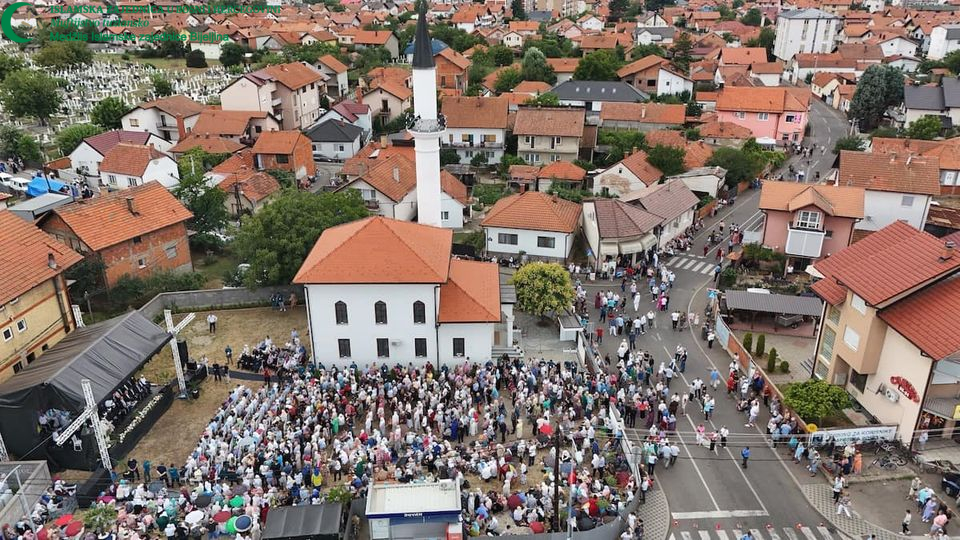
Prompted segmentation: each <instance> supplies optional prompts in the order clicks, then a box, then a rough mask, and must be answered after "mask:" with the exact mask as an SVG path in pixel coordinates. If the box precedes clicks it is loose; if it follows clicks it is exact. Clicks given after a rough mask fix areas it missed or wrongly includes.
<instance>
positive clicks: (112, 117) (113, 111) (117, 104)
mask: <svg viewBox="0 0 960 540" xmlns="http://www.w3.org/2000/svg"><path fill="white" fill-rule="evenodd" d="M127 110H128V108H127V104H126V103H124V102H123V99H121V98H118V97H113V96H110V97H106V98H103V99H101V100H100V101H99V102H98V103H97V104H96V105H94V106H93V110H92V111H90V121H91V122H92V123H93V124H95V125H98V126H100V127H102V128H103V129H120V128H121V127H122V125H121V122H120V121H121V119H122V118H123V115H125V114H127Z"/></svg>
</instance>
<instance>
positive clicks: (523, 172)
mask: <svg viewBox="0 0 960 540" xmlns="http://www.w3.org/2000/svg"><path fill="white" fill-rule="evenodd" d="M507 174H509V175H510V178H511V179H512V180H520V181H525V182H533V181H534V180H536V179H537V175H538V174H540V167H537V166H535V165H511V166H510V169H509V170H508V171H507Z"/></svg>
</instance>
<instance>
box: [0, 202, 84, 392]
mask: <svg viewBox="0 0 960 540" xmlns="http://www.w3.org/2000/svg"><path fill="white" fill-rule="evenodd" d="M82 260H83V257H81V256H80V255H78V254H77V253H76V252H74V251H73V250H71V249H70V248H69V247H68V246H65V245H63V244H62V243H60V242H57V241H56V240H55V239H54V238H52V237H51V236H49V235H48V234H47V233H45V232H43V231H41V230H40V229H39V228H37V226H36V225H34V224H33V223H32V222H30V221H27V220H24V219H21V218H20V217H18V216H17V215H16V214H14V213H13V212H10V211H6V210H0V314H2V315H3V316H2V318H0V335H2V336H3V339H2V340H0V380H6V379H7V378H9V377H10V376H11V375H13V374H14V373H17V372H19V371H20V370H21V369H23V368H24V367H26V366H27V365H29V364H31V363H33V362H34V361H36V359H37V358H38V357H39V356H41V355H42V354H43V351H46V350H47V349H49V348H50V347H53V346H54V345H56V344H57V343H59V342H60V340H61V339H63V338H64V337H65V336H66V335H67V334H69V333H70V332H72V331H73V330H74V328H76V321H75V320H74V318H73V310H71V309H70V297H69V296H68V294H67V279H66V277H65V276H64V275H63V273H64V272H65V271H66V270H67V269H69V268H70V267H71V266H73V265H75V264H77V263H79V262H80V261H82ZM81 294H82V293H81Z"/></svg>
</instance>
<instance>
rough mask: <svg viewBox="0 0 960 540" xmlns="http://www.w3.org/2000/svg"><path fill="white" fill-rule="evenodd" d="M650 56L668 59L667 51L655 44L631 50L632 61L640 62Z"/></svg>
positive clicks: (639, 46)
mask: <svg viewBox="0 0 960 540" xmlns="http://www.w3.org/2000/svg"><path fill="white" fill-rule="evenodd" d="M650 55H653V56H659V57H661V58H666V57H667V51H665V50H664V49H663V47H661V46H659V45H657V44H655V43H650V44H649V45H637V46H636V47H634V48H632V49H630V59H631V60H639V59H641V58H646V57H647V56H650Z"/></svg>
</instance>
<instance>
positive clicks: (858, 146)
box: [833, 135, 867, 154]
mask: <svg viewBox="0 0 960 540" xmlns="http://www.w3.org/2000/svg"><path fill="white" fill-rule="evenodd" d="M866 147H867V142H866V141H864V140H863V139H861V138H860V137H858V136H856V135H851V136H849V137H842V138H840V139H839V140H837V144H835V145H834V146H833V153H834V154H840V151H841V150H852V151H854V152H863V150H864V148H866Z"/></svg>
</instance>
